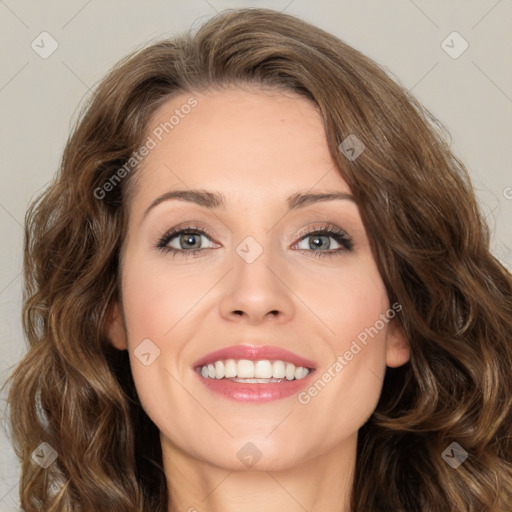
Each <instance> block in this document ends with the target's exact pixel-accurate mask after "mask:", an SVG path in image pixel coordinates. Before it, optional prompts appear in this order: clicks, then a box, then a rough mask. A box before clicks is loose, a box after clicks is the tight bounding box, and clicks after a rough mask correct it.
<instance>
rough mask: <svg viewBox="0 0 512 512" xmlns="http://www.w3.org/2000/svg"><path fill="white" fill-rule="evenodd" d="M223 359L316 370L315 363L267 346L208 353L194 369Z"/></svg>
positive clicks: (242, 346)
mask: <svg viewBox="0 0 512 512" xmlns="http://www.w3.org/2000/svg"><path fill="white" fill-rule="evenodd" d="M225 359H248V360H249V361H260V360H263V359H269V360H276V359H280V360H282V361H287V362H289V363H293V364H294V365H295V366H302V367H303V368H312V369H313V368H316V363H315V362H314V361H310V360H308V359H304V358H303V357H300V356H298V355H297V354H294V353H293V352H289V351H288V350H285V349H283V348H279V347H271V346H269V345H263V346H254V345H234V346H232V347H227V348H223V349H221V350H216V351H215V352H210V353H209V354H207V355H205V356H204V357H201V359H198V360H197V361H196V362H195V363H194V364H193V366H194V368H197V367H201V366H204V365H206V364H209V363H214V362H215V361H219V360H225Z"/></svg>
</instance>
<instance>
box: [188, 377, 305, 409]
mask: <svg viewBox="0 0 512 512" xmlns="http://www.w3.org/2000/svg"><path fill="white" fill-rule="evenodd" d="M194 373H195V374H196V375H197V378H198V379H200V380H201V383H202V384H204V385H205V386H206V387H207V388H208V389H209V390H210V391H212V392H214V393H217V394H218V395H221V396H223V397H224V398H229V399H230V400H235V401H237V402H253V403H255V402H256V403H257V402H270V401H271V400H279V399H281V398H287V397H289V396H291V395H296V394H297V393H299V392H300V391H301V390H302V389H304V388H305V387H307V386H310V385H311V378H312V375H313V374H314V373H315V371H314V370H312V371H311V372H310V373H309V375H307V376H306V377H304V378H303V379H299V380H289V381H287V380H286V379H283V381H282V382H269V383H266V384H263V383H256V384H247V383H244V382H234V381H232V380H229V379H219V380H217V379H205V378H204V377H203V376H202V375H201V374H200V373H198V372H194Z"/></svg>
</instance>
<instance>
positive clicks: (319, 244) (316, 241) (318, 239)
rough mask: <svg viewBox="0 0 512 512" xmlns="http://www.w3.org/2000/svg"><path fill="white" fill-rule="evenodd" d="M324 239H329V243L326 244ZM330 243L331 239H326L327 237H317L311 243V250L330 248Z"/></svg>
mask: <svg viewBox="0 0 512 512" xmlns="http://www.w3.org/2000/svg"><path fill="white" fill-rule="evenodd" d="M324 239H327V243H324V242H325V240H324ZM328 241H329V238H328V237H326V236H325V235H320V236H316V237H314V238H313V240H312V242H310V244H309V246H310V247H311V248H318V247H323V245H327V246H328V245H329V243H328Z"/></svg>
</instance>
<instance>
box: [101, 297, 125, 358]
mask: <svg viewBox="0 0 512 512" xmlns="http://www.w3.org/2000/svg"><path fill="white" fill-rule="evenodd" d="M106 322H107V323H106V329H107V338H108V339H109V340H110V343H112V345H113V346H114V347H115V348H117V349H118V350H127V349H128V339H127V336H126V329H125V326H124V320H123V314H122V311H121V306H120V304H119V302H118V301H113V302H111V303H110V305H109V307H108V310H107V320H106Z"/></svg>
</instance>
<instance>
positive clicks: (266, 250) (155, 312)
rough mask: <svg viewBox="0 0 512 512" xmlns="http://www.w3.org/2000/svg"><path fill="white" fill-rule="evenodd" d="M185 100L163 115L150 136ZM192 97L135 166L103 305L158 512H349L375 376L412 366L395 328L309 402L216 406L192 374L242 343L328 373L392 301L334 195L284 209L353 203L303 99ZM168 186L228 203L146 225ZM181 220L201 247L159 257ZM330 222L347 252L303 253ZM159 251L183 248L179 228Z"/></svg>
mask: <svg viewBox="0 0 512 512" xmlns="http://www.w3.org/2000/svg"><path fill="white" fill-rule="evenodd" d="M190 96H191V95H190V94H181V95H179V96H176V97H174V98H172V99H171V100H169V101H168V102H167V103H166V104H164V105H163V106H161V107H160V109H159V110H158V111H157V112H156V113H155V115H154V116H153V118H152V120H151V122H150V124H149V127H150V128H151V129H153V128H154V127H155V126H157V125H158V124H159V123H160V122H165V121H166V120H168V119H169V118H170V116H171V115H172V114H173V113H174V111H175V109H177V108H178V109H179V108H180V106H181V105H183V104H184V103H185V102H186V101H187V100H188V99H189V97H190ZM193 96H194V98H196V99H197V101H198V105H197V106H196V107H195V108H194V109H193V110H192V111H191V112H190V114H188V115H187V116H185V117H184V118H183V119H181V120H180V123H179V124H177V125H176V126H175V127H174V129H173V130H172V132H170V134H169V135H168V136H166V137H164V138H163V140H162V141H161V142H160V143H159V144H158V145H157V146H156V147H155V148H154V149H152V150H151V152H150V153H149V155H148V156H147V157H146V158H145V160H144V161H143V165H142V168H141V170H140V171H139V172H140V174H139V175H138V180H137V184H136V187H135V189H134V193H133V196H132V199H131V204H130V205H129V210H130V214H129V222H128V232H127V237H126V240H125V243H124V247H123V261H122V279H121V287H122V304H118V303H114V304H113V305H112V308H111V320H110V321H109V337H110V340H111V342H112V343H113V344H114V346H115V347H116V348H118V349H119V350H129V352H130V360H131V369H132V372H133V376H134V380H135V384H136V387H137V391H138V394H139V396H140V399H141V403H142V405H143V407H144V409H145V411H146V412H147V414H148V415H149V416H150V417H151V419H152V420H153V421H154V423H155V424H156V425H157V427H158V428H159V430H160V439H161V444H162V452H163V459H164V467H165V471H166V475H167V480H168V486H169V492H170V497H171V500H170V502H171V503H170V508H169V511H170V512H177V511H193V510H197V511H212V512H213V511H219V512H220V511H222V512H231V511H233V512H234V511H236V512H248V511H255V510H269V509H271V510H286V511H289V512H299V511H301V512H302V511H303V510H304V509H305V510H308V511H311V512H317V511H318V512H319V511H325V510H331V511H333V510H339V511H340V512H343V511H348V510H349V508H348V502H349V501H348V500H349V496H350V488H351V485H352V482H353V470H354V467H355V455H356V442H357V433H358V429H359V428H360V427H361V426H362V425H363V424H364V423H365V421H366V420H367V419H368V418H369V416H370V415H371V414H372V412H373V411H374V409H375V406H376V404H377V402H378V398H379V395H380V392H381V389H382V381H383V377H384V374H385V371H386V366H393V367H396V366H400V365H402V364H404V363H406V362H407V361H408V359H409V347H408V344H407V341H406V340H405V339H404V336H403V333H402V330H401V329H400V327H399V325H398V323H396V321H395V320H391V321H389V322H387V323H385V325H384V327H383V328H382V329H380V330H379V332H378V334H377V335H375V336H374V337H373V338H369V341H368V343H367V345H366V346H364V348H363V349H362V350H361V351H360V352H359V353H357V355H355V356H354V357H353V359H352V360H350V361H348V362H347V364H346V366H344V368H343V370H342V371H341V372H339V373H338V374H336V376H335V377H334V378H332V379H331V381H330V382H329V383H328V384H327V385H326V386H325V387H324V388H323V390H322V391H321V392H319V393H318V394H317V395H316V396H315V397H312V398H311V400H310V401H309V403H307V404H301V403H299V401H298V400H297V396H291V397H288V398H284V399H280V400H275V401H272V402H266V403H256V404H255V403H240V402H235V401H231V400H228V399H226V398H223V397H221V396H219V395H216V394H213V393H212V392H210V391H209V390H208V389H207V388H206V387H205V386H204V385H203V384H202V383H201V382H200V379H198V377H197V375H196V374H195V372H194V369H193V366H192V363H193V362H194V361H196V360H197V359H199V358H200V357H202V356H204V355H205V354H207V353H209V352H211V351H213V350H217V349H220V348H224V347H227V346H231V345H237V344H243V343H248V344H254V345H276V346H279V347H282V348H285V349H287V350H290V351H292V352H295V353H296V354H298V355H300V356H302V357H305V358H307V359H310V360H313V361H315V362H316V367H317V373H318V375H319V376H320V375H321V374H323V373H324V372H326V371H328V369H329V368H332V366H333V364H334V363H335V361H336V358H337V356H338V355H343V354H344V353H345V352H346V351H347V350H348V349H349V348H350V346H351V343H352V342H353V341H354V340H355V339H356V337H357V336H358V335H359V334H360V333H361V332H362V331H364V329H365V328H369V327H370V326H373V325H374V324H375V322H376V321H377V320H378V319H379V318H382V317H380V316H379V315H382V314H385V313H386V311H388V310H389V309H390V308H391V306H392V305H391V304H390V303H389V300H388V297H387V294H386V290H385V287H384V284H383V282H382V279H381V277H380V274H379V272H378V269H377V266H376V263H375V260H374V258H373V255H372V253H371V250H370V246H369V242H368V238H367V235H366V232H365V229H364V226H363V223H362V221H361V217H360V214H359V210H358V207H357V205H356V204H355V203H354V202H353V201H351V200H347V199H345V200H339V199H337V200H330V201H321V202H316V203H313V204H309V205H307V206H304V207H302V208H297V209H293V210H290V211H288V208H287V204H286V199H287V198H288V197H289V196H290V195H292V194H295V193H297V192H315V193H321V192H322V193H323V192H345V193H347V194H350V189H349V187H348V185H347V183H346V182H345V180H344V179H343V178H342V177H341V175H340V173H339V171H337V170H336V168H335V165H334V162H333V160H332V158H331V156H330V154H329V150H328V146H327V142H326V139H325V132H324V127H323V121H322V118H321V116H320V114H319V112H318V110H317V109H316V108H315V106H314V105H313V104H312V103H310V102H309V101H308V100H307V99H304V98H302V97H300V96H298V95H295V94H294V93H292V92H290V93H288V92H287V93H283V91H277V90H263V89H256V88H247V87H245V88H241V87H230V88H228V89H223V90H216V91H209V92H204V93H201V94H199V93H195V94H194V95H193ZM150 133H151V130H149V131H148V134H150ZM178 189H185V190H188V189H202V190H208V191H216V192H220V193H222V194H223V195H224V197H225V201H226V205H225V207H218V208H213V209H212V208H206V207H204V206H200V205H198V204H195V203H192V202H187V201H183V200H180V199H170V200H167V201H163V202H161V203H160V204H158V205H157V206H155V207H154V208H152V209H151V210H150V211H149V213H147V215H146V216H144V212H145V210H146V209H147V208H148V207H149V206H150V205H151V204H152V202H153V201H154V200H155V199H156V198H157V197H159V196H161V195H162V194H165V193H166V192H169V191H173V190H178ZM187 222H193V223H194V224H195V225H197V224H199V226H200V227H204V228H206V229H207V230H208V231H209V233H210V235H211V236H210V238H206V237H201V240H202V242H201V243H202V247H204V250H203V251H202V252H201V253H198V255H197V256H196V257H192V256H191V255H190V254H184V255H183V256H173V255H172V254H170V253H165V252H162V251H158V250H157V249H155V246H156V244H157V243H158V241H159V240H160V238H161V237H162V236H163V235H164V234H165V233H166V232H167V231H168V230H169V229H171V228H173V227H175V226H178V225H182V224H185V225H186V223H187ZM329 224H332V225H335V226H337V227H338V228H340V229H342V230H344V231H345V232H346V233H347V234H348V235H349V236H350V237H351V238H352V240H353V244H354V247H353V250H352V251H347V250H344V251H338V252H335V251H336V249H338V248H340V247H342V246H341V245H339V244H338V243H337V242H336V240H335V239H333V238H327V239H322V240H323V245H322V247H321V248H320V249H318V248H317V249H311V248H310V247H311V245H309V244H310V242H311V240H315V238H317V236H315V235H313V236H309V237H308V236H307V235H306V234H305V233H307V232H313V233H314V232H315V231H318V230H319V229H321V228H325V227H326V225H329ZM189 231H193V230H189ZM247 236H252V237H253V238H254V239H255V240H256V241H257V243H258V244H260V246H261V247H262V248H263V253H262V254H261V255H260V256H259V257H258V258H257V259H256V260H255V261H254V262H252V263H247V262H246V261H245V260H244V259H242V258H241V257H240V256H239V254H238V253H237V252H236V248H237V246H238V245H239V244H240V242H242V240H244V239H245V238H246V237H247ZM170 243H171V244H172V246H173V247H175V248H178V249H179V248H182V251H183V252H185V251H186V250H187V247H188V246H187V245H186V243H185V244H184V243H183V242H182V243H181V245H180V237H179V235H178V236H177V237H175V238H174V239H173V241H172V242H170ZM329 243H330V244H331V245H330V246H329V245H328V244H329ZM308 248H309V251H307V250H306V251H302V252H301V251H300V249H308ZM314 251H316V252H319V251H321V252H324V253H326V252H329V251H330V255H325V256H323V257H318V256H316V255H315V254H314ZM127 333H128V334H127ZM144 339H150V340H151V342H152V343H153V344H154V345H155V346H157V347H158V349H159V350H160V355H159V357H158V358H157V359H156V360H155V361H154V362H152V364H150V365H149V366H145V365H144V364H141V362H140V360H139V359H138V358H137V357H135V355H134V350H135V349H136V348H137V347H138V346H139V344H140V343H141V342H142V340H144ZM331 373H332V369H331ZM248 442H250V443H252V444H253V445H255V446H256V447H257V449H258V450H259V452H261V459H260V460H259V461H258V462H257V464H256V465H254V466H253V467H247V466H246V465H244V463H242V462H241V461H240V460H239V458H238V457H237V452H238V451H239V450H240V449H241V448H242V447H243V446H244V445H246V443H248Z"/></svg>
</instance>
